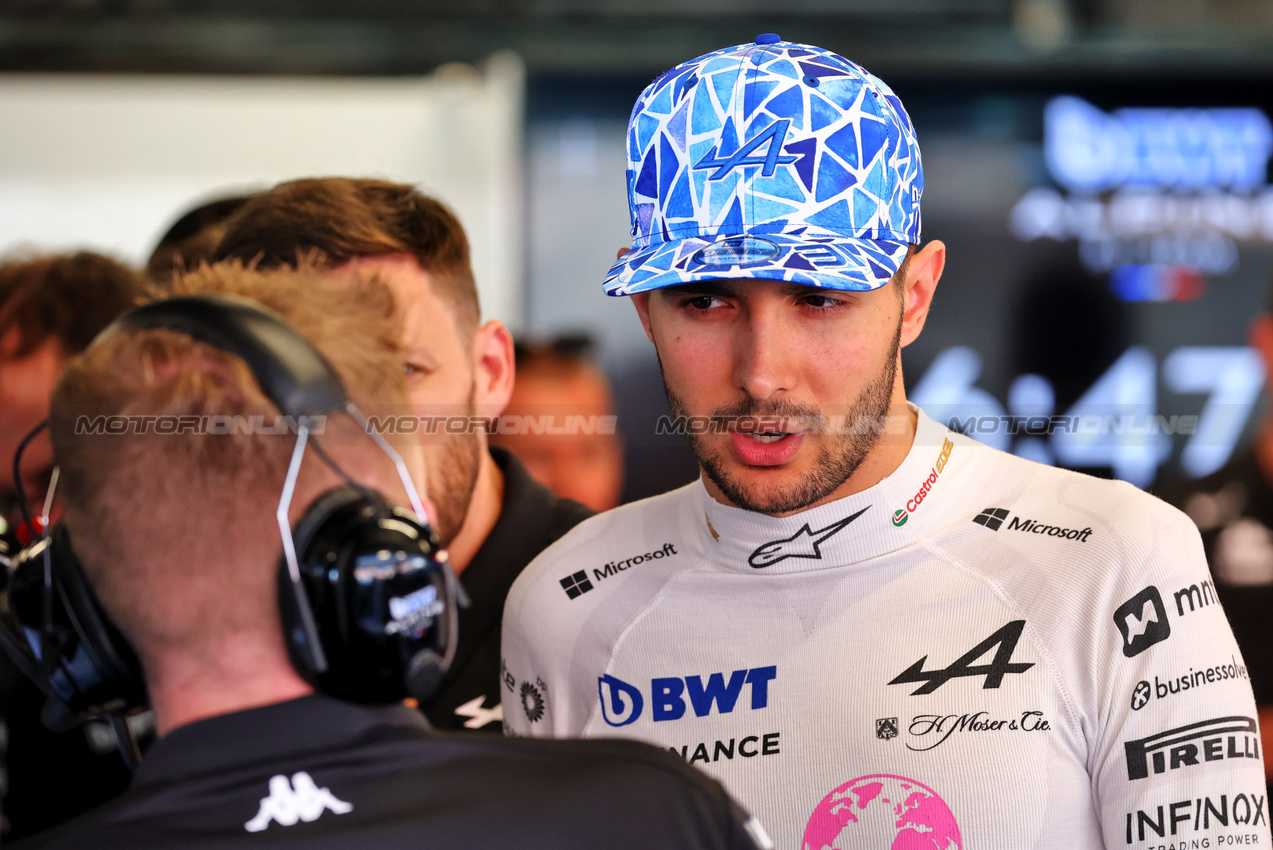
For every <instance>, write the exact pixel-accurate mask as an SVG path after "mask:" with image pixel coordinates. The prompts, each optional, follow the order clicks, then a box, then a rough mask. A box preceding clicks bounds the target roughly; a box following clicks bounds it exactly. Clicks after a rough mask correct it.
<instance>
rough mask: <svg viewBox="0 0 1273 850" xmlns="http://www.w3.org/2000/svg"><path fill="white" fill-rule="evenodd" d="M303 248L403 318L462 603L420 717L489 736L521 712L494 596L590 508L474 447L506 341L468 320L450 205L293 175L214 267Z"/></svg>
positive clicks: (473, 289)
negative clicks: (356, 279)
mask: <svg viewBox="0 0 1273 850" xmlns="http://www.w3.org/2000/svg"><path fill="white" fill-rule="evenodd" d="M312 251H318V252H321V254H322V256H323V258H324V262H325V263H326V264H327V265H328V266H329V267H331V268H332V269H334V270H336V271H338V272H339V273H341V274H345V275H347V276H349V275H354V274H374V275H376V276H377V277H379V278H381V279H383V280H384V281H385V282H386V283H387V284H388V285H389V287H390V288H391V289H392V290H393V292H394V295H395V296H396V299H397V302H398V304H399V307H400V309H401V310H402V314H403V326H404V331H403V332H404V334H405V337H404V342H405V345H404V346H403V348H404V359H403V362H402V364H401V368H402V370H403V371H404V372H405V374H406V376H407V394H408V397H409V399H410V402H411V405H412V407H411V409H409V410H404V411H401V412H402V413H405V414H410V415H409V416H406V417H405V418H406V419H410V420H412V422H411V423H409V424H411V425H413V426H414V425H415V424H417V423H418V426H419V428H418V432H419V434H420V438H421V441H422V443H423V444H424V452H425V457H426V459H427V469H428V491H429V494H430V496H431V498H432V499H433V501H434V502H435V503H436V504H437V507H438V512H439V520H438V533H439V535H440V536H441V538H442V541H443V543H444V544H446V546H447V548H448V550H449V552H450V554H451V561H452V564H453V565H454V567H455V571H456V573H458V574H459V577H460V582H461V584H462V585H463V586H464V589H465V590H466V591H467V593H468V596H469V599H470V600H471V605H470V606H469V607H468V608H467V609H464V610H462V611H461V612H460V622H459V629H460V637H459V649H458V651H457V653H456V657H455V662H454V664H453V665H452V667H451V670H450V672H449V673H448V674H447V678H446V681H445V682H444V684H443V688H442V690H441V692H440V693H439V694H438V695H437V696H436V697H435V698H434V699H433V700H432V701H431V702H430V703H429V704H428V705H424V706H421V708H422V709H424V711H425V713H426V714H427V716H428V718H429V720H430V722H432V723H433V725H434V726H436V727H438V728H442V729H475V730H478V731H483V732H493V733H498V732H500V731H501V721H502V720H503V718H504V716H505V714H506V711H505V701H509V702H511V704H512V705H513V706H515V708H514V709H511V710H516V711H519V712H526V711H530V710H532V709H533V703H532V702H528V700H529V699H530V697H529V695H528V693H527V692H523V690H522V689H521V688H519V687H518V682H517V681H516V680H515V679H514V678H513V677H511V676H508V675H506V674H505V673H504V672H503V671H501V663H500V654H499V647H500V627H501V616H502V613H503V610H504V599H505V597H506V596H507V595H508V588H509V587H510V586H512V583H513V580H514V579H515V578H517V575H518V574H519V573H520V572H521V571H522V568H523V567H525V566H526V564H528V563H530V561H531V559H532V558H534V557H535V556H536V555H537V554H539V553H540V552H541V551H543V550H544V549H546V548H547V547H548V546H549V545H550V544H551V543H552V542H553V541H555V540H556V539H557V538H558V537H560V536H561V535H562V534H564V533H565V532H566V531H567V530H569V529H570V528H572V527H573V526H574V525H576V524H577V523H579V522H580V521H581V520H583V519H584V518H586V517H587V516H589V515H590V514H591V511H589V510H587V509H586V508H584V507H583V506H582V505H579V504H576V503H575V502H571V501H568V500H563V499H557V498H556V497H554V496H553V494H552V493H551V492H549V490H548V489H547V488H545V487H544V486H543V485H542V484H539V483H538V482H536V481H535V480H534V479H532V478H531V477H530V475H529V474H528V473H527V472H526V468H525V467H524V466H523V465H522V464H521V462H520V461H518V460H517V458H516V457H514V456H513V454H512V453H511V452H508V451H507V450H505V449H501V448H497V447H488V445H487V435H486V430H485V424H486V422H487V421H488V420H489V419H490V418H492V417H496V416H499V414H500V413H501V412H502V411H503V410H504V407H505V405H507V404H508V399H509V396H510V394H511V393H512V390H513V373H514V369H515V365H514V359H513V339H512V336H511V335H510V334H509V332H508V330H507V329H506V328H505V327H504V325H503V324H501V323H500V322H499V321H496V320H493V319H492V320H489V321H486V322H483V321H482V320H481V309H480V307H479V304H478V297H477V285H476V283H475V281H474V279H473V271H472V268H471V266H470V264H469V245H468V239H467V237H466V236H465V234H464V229H463V228H462V227H461V226H460V222H459V220H458V219H456V217H455V215H454V214H452V213H451V211H450V210H448V209H447V208H446V207H445V206H444V205H443V204H442V203H440V202H439V201H437V200H435V199H434V198H430V197H428V196H426V195H423V194H421V193H420V192H417V191H416V190H415V189H414V188H412V187H411V186H406V185H402V184H397V183H388V182H385V181H381V180H355V179H347V178H322V179H309V180H295V181H292V182H289V183H283V184H280V185H278V186H276V187H274V188H273V189H271V190H269V191H267V192H263V193H261V194H260V195H257V196H256V197H254V198H253V199H252V200H250V201H249V202H248V203H247V204H245V205H244V207H243V208H242V209H241V210H240V211H239V212H238V214H237V215H236V216H235V217H234V219H233V220H232V221H231V222H230V226H229V229H228V231H227V232H226V234H225V236H224V238H223V239H222V241H221V244H220V246H218V248H217V251H216V259H217V260H224V259H238V260H241V261H242V262H244V263H256V264H257V265H258V267H260V268H274V267H278V266H291V265H295V264H296V263H297V261H298V258H299V257H300V256H301V255H303V254H307V253H308V252H312ZM398 421H399V423H401V421H402V419H399V420H398ZM453 426H458V427H453ZM426 431H427V432H429V433H426ZM521 684H526V683H525V682H522V683H521Z"/></svg>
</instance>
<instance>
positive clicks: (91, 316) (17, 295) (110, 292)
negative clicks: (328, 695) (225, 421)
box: [0, 251, 143, 840]
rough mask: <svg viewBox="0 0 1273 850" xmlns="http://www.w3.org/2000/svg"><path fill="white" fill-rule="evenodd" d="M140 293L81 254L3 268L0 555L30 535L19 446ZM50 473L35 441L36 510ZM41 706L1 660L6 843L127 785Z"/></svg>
mask: <svg viewBox="0 0 1273 850" xmlns="http://www.w3.org/2000/svg"><path fill="white" fill-rule="evenodd" d="M142 287H143V283H142V280H141V278H140V277H139V276H138V275H137V274H136V273H135V272H134V271H133V270H132V269H130V268H129V267H127V266H125V265H123V264H121V263H118V262H116V261H114V260H112V259H110V258H109V257H104V256H102V255H101V254H94V253H90V252H87V251H81V252H79V253H76V254H67V255H56V256H42V257H30V258H23V259H13V260H9V261H8V262H4V263H0V531H2V532H3V534H2V535H0V554H3V550H4V549H6V548H7V549H10V550H11V551H12V550H14V549H16V548H18V546H19V545H21V544H22V543H25V542H27V541H29V539H30V529H21V528H20V522H21V519H20V512H19V510H18V498H17V491H18V482H17V481H16V480H15V479H14V477H13V456H14V453H15V451H16V450H17V447H18V444H19V442H21V440H22V438H23V437H25V436H26V435H27V434H28V433H30V432H31V430H32V429H33V428H34V427H35V426H36V425H37V424H38V423H40V422H41V421H43V420H44V418H45V417H46V416H47V415H48V411H49V396H50V394H51V393H52V392H53V386H54V384H56V383H57V379H58V376H59V375H60V374H61V373H62V369H63V368H64V367H65V365H66V361H67V359H68V358H70V357H71V356H73V355H75V354H77V353H78V352H80V351H83V350H84V347H85V346H87V345H88V343H89V340H91V339H92V338H93V337H94V336H95V335H96V334H97V332H98V331H100V330H101V329H102V328H104V327H106V325H108V324H110V322H111V321H112V320H114V319H115V318H116V317H117V316H118V315H120V314H121V313H123V312H124V311H125V310H127V309H128V308H129V307H130V306H132V304H133V303H134V301H135V300H136V299H137V298H138V297H139V296H140V295H141V291H142ZM52 468H53V449H52V446H50V444H49V441H48V435H47V434H41V435H39V436H38V437H36V438H35V440H34V441H33V442H32V443H31V444H30V446H28V447H27V450H26V453H25V455H24V457H23V463H22V470H21V473H22V474H21V483H22V486H23V487H24V488H25V490H26V495H27V498H28V499H29V500H30V501H31V503H32V504H33V505H36V506H38V505H41V504H42V503H43V500H44V495H45V490H46V489H47V487H48V482H49V474H50V472H51V471H52ZM36 513H38V511H36ZM55 514H56V506H55ZM43 705H44V697H43V695H42V694H41V693H40V692H39V691H37V690H36V689H35V688H34V686H32V685H31V684H30V683H29V682H27V681H26V680H25V679H24V678H22V676H21V675H19V674H18V671H17V670H16V669H14V668H13V667H12V666H11V665H10V663H9V660H8V659H7V658H4V657H2V656H0V716H3V719H4V723H5V725H6V726H7V729H8V747H7V751H6V752H5V755H4V759H5V762H6V763H7V764H6V767H7V771H8V777H7V779H8V781H7V783H6V785H7V790H6V792H5V794H4V815H5V817H4V839H5V840H11V839H16V838H21V837H23V836H25V835H29V834H31V833H33V832H37V831H39V830H42V829H47V828H48V827H50V826H53V825H55V824H58V823H60V822H62V821H64V820H66V819H67V818H70V817H73V816H74V815H76V814H79V813H80V812H82V811H84V810H86V809H88V808H91V807H92V806H95V805H97V804H99V803H101V802H102V801H104V800H108V799H110V798H111V797H112V796H114V795H116V794H118V793H119V792H121V791H122V790H124V788H125V786H127V784H128V771H127V769H126V768H125V767H124V765H123V763H122V762H121V761H120V759H119V757H118V755H117V752H116V750H115V749H114V747H112V746H103V747H98V746H96V745H95V744H93V745H91V743H90V742H92V741H93V739H92V737H91V730H87V731H88V732H89V733H90V737H89V738H88V739H87V740H86V737H85V736H86V730H81V729H73V730H70V731H66V732H60V733H59V732H52V731H50V730H48V729H47V728H45V727H44V725H43V724H42V723H41V722H40V712H41V709H42V707H43Z"/></svg>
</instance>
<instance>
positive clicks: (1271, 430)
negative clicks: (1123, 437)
mask: <svg viewBox="0 0 1273 850" xmlns="http://www.w3.org/2000/svg"><path fill="white" fill-rule="evenodd" d="M1248 341H1249V343H1250V345H1251V347H1252V348H1253V349H1255V350H1256V351H1257V352H1259V355H1260V359H1261V361H1262V362H1263V364H1264V370H1265V372H1264V374H1265V382H1266V383H1265V386H1266V388H1267V387H1268V386H1270V385H1271V382H1273V291H1270V293H1269V306H1267V307H1266V309H1265V311H1264V312H1262V313H1260V314H1259V315H1258V316H1256V318H1255V320H1254V321H1253V322H1252V323H1251V327H1250V332H1249V334H1248ZM1161 495H1162V496H1163V498H1165V499H1166V500H1167V501H1169V502H1171V503H1172V504H1173V505H1176V506H1177V507H1179V508H1181V509H1182V510H1183V511H1184V512H1185V513H1186V514H1188V515H1189V518H1190V519H1192V520H1193V521H1194V523H1195V524H1196V525H1197V526H1198V530H1199V531H1200V532H1201V533H1202V545H1203V546H1204V547H1205V549H1206V552H1207V563H1208V564H1209V565H1210V567H1211V581H1209V582H1203V583H1202V584H1201V585H1200V586H1199V587H1198V590H1197V592H1196V593H1195V592H1193V591H1192V590H1190V591H1189V592H1188V593H1183V594H1177V595H1176V597H1175V599H1174V601H1173V602H1172V605H1173V607H1174V608H1175V609H1176V613H1177V614H1178V615H1180V616H1183V615H1184V614H1186V613H1188V612H1192V611H1194V610H1195V609H1196V608H1201V607H1205V606H1212V605H1217V604H1218V605H1220V606H1222V607H1223V608H1224V612H1225V613H1226V614H1227V615H1228V616H1229V625H1231V626H1232V627H1233V636H1234V637H1235V638H1237V640H1238V646H1239V647H1240V648H1241V650H1242V659H1243V661H1244V662H1245V663H1246V669H1247V671H1248V672H1249V673H1250V676H1251V688H1252V690H1254V691H1255V701H1256V703H1258V704H1259V710H1260V734H1261V738H1262V740H1263V749H1264V752H1265V753H1266V754H1267V753H1268V752H1269V749H1268V748H1269V747H1270V746H1273V410H1268V411H1266V412H1265V414H1264V418H1263V419H1262V420H1261V421H1260V423H1259V425H1258V426H1257V427H1256V432H1255V439H1254V441H1253V442H1252V444H1251V446H1250V448H1248V449H1246V450H1245V451H1242V452H1239V453H1237V454H1235V455H1234V456H1233V457H1232V458H1230V460H1229V462H1228V463H1226V464H1225V465H1224V467H1223V468H1222V469H1220V470H1219V471H1217V472H1213V473H1212V474H1211V475H1208V476H1206V477H1205V478H1201V479H1198V480H1196V481H1191V482H1188V483H1181V482H1175V483H1173V484H1168V485H1167V486H1165V487H1163V488H1162V490H1161ZM1264 777H1265V779H1266V780H1267V781H1269V790H1270V792H1273V758H1270V757H1268V756H1267V755H1266V756H1265V759H1264Z"/></svg>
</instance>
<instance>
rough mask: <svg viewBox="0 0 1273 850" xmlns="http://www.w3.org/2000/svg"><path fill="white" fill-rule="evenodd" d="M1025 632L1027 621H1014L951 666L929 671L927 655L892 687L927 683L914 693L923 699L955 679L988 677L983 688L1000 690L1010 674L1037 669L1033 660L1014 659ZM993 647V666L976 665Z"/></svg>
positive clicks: (913, 692) (912, 694)
mask: <svg viewBox="0 0 1273 850" xmlns="http://www.w3.org/2000/svg"><path fill="white" fill-rule="evenodd" d="M1023 629H1025V620H1013V621H1012V622H1010V623H1008V624H1007V625H1005V626H1004V627H1003V628H1001V629H999V631H997V632H995V633H994V634H992V635H991V636H990V637H988V638H986V639H985V640H983V641H982V642H981V643H979V644H977V645H976V646H974V647H973V648H972V649H970V650H968V651H967V652H965V653H964V654H963V655H961V656H959V657H958V658H956V659H955V660H954V661H952V662H951V663H950V666H949V667H944V668H943V667H938V668H937V669H935V670H925V669H924V662H926V661H927V660H928V656H927V655H925V656H924V657H923V658H921V659H919V660H918V661H916V662H915V663H914V664H912V665H911V666H910V667H907V668H906V669H905V670H903V671H902V672H901V673H900V674H899V675H898V677H897V678H896V679H894V680H893V681H891V682H889V684H890V685H903V684H911V683H916V682H923V683H924V684H922V685H920V687H918V688H916V689H915V690H913V691H911V696H919V695H921V694H931V693H932V692H933V691H935V690H937V689H938V688H940V687H941V686H942V685H944V684H946V683H947V682H949V681H950V680H951V679H960V678H964V677H968V676H985V677H986V680H985V682H983V683H982V685H981V687H982V688H983V689H988V688H997V687H999V686H1000V685H1002V684H1003V677H1004V676H1006V675H1008V674H1009V673H1024V672H1025V671H1027V670H1029V669H1030V668H1031V667H1033V666H1034V662H1033V661H1024V662H1021V661H1016V662H1014V661H1013V660H1012V653H1013V651H1014V650H1015V649H1016V648H1017V641H1019V640H1020V639H1021V632H1022V630H1023ZM993 646H997V647H998V649H996V650H995V655H994V658H992V659H991V660H990V663H989V664H973V663H972V662H974V661H976V660H977V659H978V658H980V657H981V656H983V655H985V654H986V653H987V652H989V651H990V648H991V647H993Z"/></svg>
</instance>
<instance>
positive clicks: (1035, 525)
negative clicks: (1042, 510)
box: [972, 508, 1092, 543]
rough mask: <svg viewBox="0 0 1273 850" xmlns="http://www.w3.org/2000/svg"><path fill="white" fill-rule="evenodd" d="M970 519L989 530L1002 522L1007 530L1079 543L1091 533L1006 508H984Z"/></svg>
mask: <svg viewBox="0 0 1273 850" xmlns="http://www.w3.org/2000/svg"><path fill="white" fill-rule="evenodd" d="M972 521H973V522H975V523H977V524H978V525H984V526H985V527H986V528H988V529H990V530H991V531H998V530H999V529H1000V528H1002V527H1003V524H1004V522H1005V521H1006V522H1007V523H1008V530H1009V531H1024V532H1025V533H1027V534H1044V535H1047V536H1048V537H1060V538H1063V539H1065V540H1077V541H1078V542H1079V543H1086V542H1087V538H1088V537H1090V536H1091V535H1092V529H1091V528H1090V527H1089V528H1063V527H1061V526H1059V525H1048V524H1047V523H1043V522H1039V521H1038V520H1034V519H1025V518H1023V517H1020V516H1013V515H1012V512H1011V511H1009V510H1008V509H1007V508H986V509H985V510H984V511H982V512H981V513H979V514H977V515H976V516H975V517H973V518H972Z"/></svg>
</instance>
